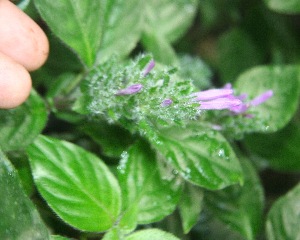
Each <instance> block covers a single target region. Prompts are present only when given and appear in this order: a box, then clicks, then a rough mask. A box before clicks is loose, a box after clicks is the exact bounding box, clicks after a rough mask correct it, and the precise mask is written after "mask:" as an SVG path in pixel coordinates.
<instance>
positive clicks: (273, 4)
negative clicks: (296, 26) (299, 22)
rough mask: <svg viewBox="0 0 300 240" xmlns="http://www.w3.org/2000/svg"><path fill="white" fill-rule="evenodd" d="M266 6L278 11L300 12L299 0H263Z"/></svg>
mask: <svg viewBox="0 0 300 240" xmlns="http://www.w3.org/2000/svg"><path fill="white" fill-rule="evenodd" d="M264 1H265V3H266V4H267V6H268V7H269V8H270V9H272V10H274V11H277V12H280V13H290V14H297V13H300V1H299V0H264Z"/></svg>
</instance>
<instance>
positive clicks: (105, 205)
mask: <svg viewBox="0 0 300 240" xmlns="http://www.w3.org/2000/svg"><path fill="white" fill-rule="evenodd" d="M27 152H28V155H29V160H30V164H31V168H32V174H33V177H34V181H35V183H36V185H37V188H38V190H39V192H40V193H41V195H42V196H43V198H45V200H46V201H47V203H48V204H49V206H50V207H51V208H52V209H53V210H54V211H55V213H56V214H57V215H58V216H60V217H61V218H62V219H63V220H64V221H65V222H67V223H68V224H70V225H72V226H73V227H76V228H78V229H80V230H84V231H97V232H99V231H105V230H107V229H109V228H110V227H112V226H113V224H114V222H115V221H116V219H117V216H118V214H119V212H120V204H121V193H120V188H119V185H118V182H117V180H116V179H115V177H114V175H113V174H112V173H111V172H110V171H109V169H108V168H107V166H106V165H105V164H104V163H103V162H102V161H101V160H100V159H99V158H97V157H96V156H95V155H93V154H91V153H89V152H87V151H85V150H83V149H82V148H80V147H78V146H76V145H73V144H71V143H68V142H65V141H60V140H57V139H54V138H49V137H45V136H40V137H39V138H38V139H37V140H36V141H35V142H34V143H33V144H32V145H30V146H29V147H28V149H27Z"/></svg>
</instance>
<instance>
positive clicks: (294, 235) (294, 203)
mask: <svg viewBox="0 0 300 240" xmlns="http://www.w3.org/2000/svg"><path fill="white" fill-rule="evenodd" d="M299 203H300V184H298V185H297V186H296V187H295V188H294V189H292V190H291V191H290V192H288V193H287V194H286V195H284V196H283V197H281V198H279V199H278V200H277V201H276V202H275V203H274V204H273V206H272V208H271V210H270V211H269V213H268V217H267V222H266V232H267V239H268V240H281V239H291V240H292V239H299V238H300V229H299V226H300V215H299Z"/></svg>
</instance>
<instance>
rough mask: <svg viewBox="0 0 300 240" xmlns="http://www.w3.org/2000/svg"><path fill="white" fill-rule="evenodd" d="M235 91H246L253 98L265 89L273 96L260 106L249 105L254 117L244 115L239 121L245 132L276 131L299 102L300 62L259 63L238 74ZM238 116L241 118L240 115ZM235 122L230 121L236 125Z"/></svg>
mask: <svg viewBox="0 0 300 240" xmlns="http://www.w3.org/2000/svg"><path fill="white" fill-rule="evenodd" d="M235 89H236V90H237V92H238V93H240V94H242V93H246V94H247V95H248V99H249V100H252V99H254V98H255V97H257V96H258V95H260V94H262V93H263V92H265V91H267V90H272V91H273V96H272V97H271V98H270V99H268V100H267V101H266V102H264V103H263V104H261V105H259V106H255V107H252V108H250V110H251V111H253V117H252V118H251V117H250V118H247V117H243V121H242V122H241V123H240V124H241V125H244V126H247V127H246V128H244V130H245V131H247V132H251V131H252V132H264V133H267V132H275V131H277V130H279V129H281V128H282V127H284V126H285V125H286V124H287V123H288V122H289V121H290V120H291V118H292V116H293V115H294V113H295V111H296V109H297V107H298V102H299V92H300V67H299V66H260V67H255V68H253V69H251V70H249V71H247V72H245V73H243V74H242V75H240V77H239V78H238V80H237V82H236V83H235ZM240 120H241V119H240ZM237 125H238V124H237V123H233V124H232V125H231V127H232V128H234V127H237Z"/></svg>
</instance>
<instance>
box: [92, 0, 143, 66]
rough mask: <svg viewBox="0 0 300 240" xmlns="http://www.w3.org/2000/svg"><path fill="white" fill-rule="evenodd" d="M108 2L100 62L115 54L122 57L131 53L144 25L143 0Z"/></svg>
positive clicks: (98, 56) (99, 53)
mask: <svg viewBox="0 0 300 240" xmlns="http://www.w3.org/2000/svg"><path fill="white" fill-rule="evenodd" d="M108 4H109V6H108V8H107V11H106V14H105V22H106V26H105V29H104V35H103V39H102V44H101V47H100V50H99V52H98V54H97V61H98V62H105V61H107V60H108V59H109V58H110V57H111V56H113V55H115V54H117V55H118V56H120V57H125V56H126V55H127V54H129V53H130V51H131V50H132V49H134V48H135V47H136V44H137V42H138V41H139V39H140V37H141V32H142V27H143V13H144V12H143V9H144V6H143V5H144V3H143V1H140V0H126V1H124V0H110V1H108ZM129 13H130V14H129Z"/></svg>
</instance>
